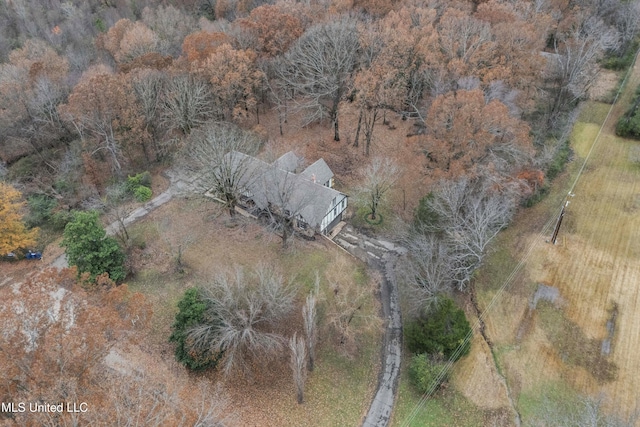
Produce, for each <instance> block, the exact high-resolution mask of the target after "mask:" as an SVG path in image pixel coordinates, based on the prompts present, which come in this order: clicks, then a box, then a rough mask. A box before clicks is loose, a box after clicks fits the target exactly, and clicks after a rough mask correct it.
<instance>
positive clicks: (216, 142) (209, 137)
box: [184, 123, 259, 216]
mask: <svg viewBox="0 0 640 427" xmlns="http://www.w3.org/2000/svg"><path fill="white" fill-rule="evenodd" d="M258 146H259V141H258V138H257V137H256V136H255V135H254V134H253V133H251V132H248V131H245V130H242V129H240V128H238V127H237V126H235V125H232V124H230V123H209V124H207V125H206V126H204V127H203V128H201V129H197V130H196V131H194V132H192V134H191V135H190V136H189V139H188V141H187V145H186V147H185V150H184V159H185V162H184V163H185V165H186V167H187V168H188V169H189V170H191V171H193V172H195V173H196V174H197V175H198V176H199V178H200V179H199V185H200V186H201V187H202V188H201V189H203V190H205V191H206V190H209V191H212V192H213V193H214V194H215V195H216V196H217V197H219V198H220V199H221V200H222V201H223V202H224V203H225V205H226V207H227V208H228V209H229V215H230V216H234V215H235V207H236V205H237V203H238V201H239V198H240V196H241V195H242V194H243V193H244V192H246V191H247V189H248V188H250V187H251V186H252V185H253V183H254V181H255V180H256V179H257V178H258V174H257V171H256V169H255V165H256V162H257V161H256V160H255V159H254V158H253V157H251V155H252V154H254V153H256V152H257V151H258Z"/></svg>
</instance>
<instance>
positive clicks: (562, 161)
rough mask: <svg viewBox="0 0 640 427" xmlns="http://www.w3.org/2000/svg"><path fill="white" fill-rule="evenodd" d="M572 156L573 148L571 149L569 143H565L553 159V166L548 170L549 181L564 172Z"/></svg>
mask: <svg viewBox="0 0 640 427" xmlns="http://www.w3.org/2000/svg"><path fill="white" fill-rule="evenodd" d="M570 156H571V147H569V141H568V140H567V141H564V142H563V143H562V145H560V147H558V152H557V153H556V155H555V156H554V157H553V160H552V161H551V164H550V165H549V167H548V168H547V179H548V180H549V181H552V180H553V179H554V178H555V177H556V176H558V174H560V172H562V171H563V170H564V166H565V165H566V164H567V162H568V161H569V157H570Z"/></svg>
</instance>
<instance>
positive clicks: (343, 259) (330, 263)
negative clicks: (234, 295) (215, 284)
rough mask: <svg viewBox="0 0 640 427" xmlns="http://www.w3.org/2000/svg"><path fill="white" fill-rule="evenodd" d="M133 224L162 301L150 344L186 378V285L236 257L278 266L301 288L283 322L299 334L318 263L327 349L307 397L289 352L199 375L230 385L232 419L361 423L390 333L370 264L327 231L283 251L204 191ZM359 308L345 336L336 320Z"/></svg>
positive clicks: (225, 390)
mask: <svg viewBox="0 0 640 427" xmlns="http://www.w3.org/2000/svg"><path fill="white" fill-rule="evenodd" d="M130 233H131V235H132V236H133V240H134V242H136V244H137V245H138V249H137V250H136V253H135V254H134V256H133V258H134V267H135V269H136V270H137V274H136V275H135V277H134V278H133V279H132V280H130V281H129V285H130V287H131V288H132V289H134V290H136V291H141V292H143V293H145V294H146V295H147V297H148V298H149V300H150V301H151V303H152V304H153V308H154V315H153V321H152V325H151V329H150V331H149V336H148V339H147V340H146V341H145V342H143V343H141V345H140V347H141V348H143V349H144V350H145V351H146V352H147V353H149V354H150V355H151V356H152V357H153V358H155V360H156V361H157V363H165V364H168V365H169V366H170V368H171V369H170V371H171V372H172V373H173V374H174V375H176V377H179V376H185V375H187V372H186V370H185V369H184V368H182V367H181V366H180V365H178V364H177V363H176V362H174V361H173V347H172V345H171V344H169V343H168V342H167V339H168V337H169V334H170V333H171V324H172V323H173V320H174V316H175V313H176V311H177V303H178V301H179V299H180V297H181V296H182V294H183V292H184V290H185V289H186V288H188V287H190V286H194V285H198V284H202V283H206V281H207V280H208V279H209V278H210V277H212V276H213V275H215V274H217V273H220V272H224V271H229V270H230V269H233V268H235V267H236V266H244V267H247V268H252V267H255V266H257V265H259V264H266V265H269V266H271V267H273V268H275V269H276V270H277V271H279V272H280V273H281V274H282V275H283V276H284V277H285V279H286V280H289V279H292V283H295V285H296V286H297V287H298V289H299V292H298V301H297V308H296V312H295V313H294V314H293V315H292V316H291V318H290V319H289V321H288V322H287V325H285V326H284V330H283V331H282V332H283V333H285V334H286V335H287V336H289V335H291V334H293V331H296V330H297V331H298V333H301V331H302V318H301V315H300V314H299V312H300V308H301V306H302V303H303V301H304V298H305V297H306V295H307V294H308V292H309V291H310V290H311V289H312V288H313V286H314V282H315V274H316V271H318V272H319V275H320V279H321V280H320V297H319V303H318V312H319V318H320V327H319V344H318V355H317V361H316V369H315V370H314V371H313V372H312V373H311V374H310V375H309V377H308V381H307V387H306V393H305V403H304V404H303V405H298V404H297V403H296V399H295V390H294V386H293V382H292V378H291V371H290V368H289V366H288V361H289V354H288V352H285V351H283V352H282V354H281V356H280V357H278V358H277V359H276V360H275V361H274V362H272V363H270V364H268V365H267V366H266V368H260V367H256V368H255V370H254V375H253V376H251V377H249V378H244V377H242V376H232V377H230V378H224V377H222V376H221V375H220V374H219V373H216V372H206V373H204V374H198V375H199V376H201V377H202V378H205V379H206V380H207V381H209V382H211V383H212V384H216V385H218V386H220V388H219V392H220V394H219V395H216V396H213V397H212V398H214V399H224V400H226V401H227V403H228V406H227V414H228V415H229V418H228V419H227V421H226V423H227V424H228V425H231V426H249V425H250V426H343V425H344V426H351V425H358V424H360V423H361V420H362V417H363V416H364V414H365V413H366V411H367V410H368V407H369V405H370V403H371V400H372V397H373V393H374V391H375V387H376V385H377V380H378V372H379V369H380V366H379V365H380V345H381V337H382V329H381V327H382V322H381V320H380V319H379V304H378V301H377V300H376V298H375V292H376V290H377V287H378V283H377V280H378V278H377V277H375V275H374V274H371V273H369V272H368V271H367V270H365V267H364V265H362V263H360V262H359V261H356V260H355V259H353V258H352V257H351V256H349V255H348V254H346V253H345V252H344V251H341V250H340V249H339V248H336V247H334V246H333V245H332V244H329V243H327V242H323V241H321V240H319V241H311V242H310V241H304V240H300V239H297V240H296V242H295V243H294V245H293V248H292V249H289V250H286V251H283V250H282V248H281V243H280V240H279V239H278V238H277V237H276V236H274V235H273V234H270V233H269V232H267V231H266V230H265V229H264V228H263V227H261V226H260V225H259V224H257V223H256V222H255V221H253V220H250V219H246V218H242V217H240V218H238V219H237V220H233V221H232V220H230V219H229V218H228V216H227V213H226V211H225V210H222V209H220V208H219V206H217V205H216V204H215V203H214V202H211V201H209V200H203V199H200V198H195V197H194V198H191V199H186V200H185V199H175V200H173V201H171V202H169V203H167V204H166V205H165V206H162V207H161V208H159V209H158V210H156V211H154V212H152V213H151V214H149V215H148V216H147V217H145V218H144V219H143V220H141V221H140V222H139V223H136V224H135V225H134V226H132V227H131V230H130ZM178 255H180V257H181V262H182V270H183V271H181V272H180V271H179V269H178V264H177V258H178ZM345 313H346V317H345ZM352 313H353V316H352V320H351V322H350V323H349V326H348V330H347V332H346V335H347V338H345V339H344V340H343V341H345V342H344V344H341V343H340V341H341V338H343V336H342V334H340V333H338V332H337V330H336V328H333V327H331V326H329V323H330V321H332V320H336V319H337V318H339V317H340V316H341V315H342V316H343V317H342V318H343V319H346V318H349V316H351V314H352Z"/></svg>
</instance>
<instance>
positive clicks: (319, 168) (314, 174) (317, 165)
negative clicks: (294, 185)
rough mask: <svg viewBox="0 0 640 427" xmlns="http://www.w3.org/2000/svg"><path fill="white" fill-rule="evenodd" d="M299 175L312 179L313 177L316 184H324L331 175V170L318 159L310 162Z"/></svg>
mask: <svg viewBox="0 0 640 427" xmlns="http://www.w3.org/2000/svg"><path fill="white" fill-rule="evenodd" d="M300 175H302V176H305V177H307V178H308V179H310V180H312V181H313V179H314V178H315V180H316V182H317V183H318V184H324V183H325V182H327V181H329V180H330V179H331V178H332V177H333V172H332V171H331V169H329V166H328V165H327V163H326V162H325V161H324V160H323V159H318V160H316V161H315V162H314V163H312V164H310V165H309V167H307V168H306V169H305V170H304V171H302V172H301V173H300Z"/></svg>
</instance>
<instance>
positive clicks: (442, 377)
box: [409, 353, 449, 393]
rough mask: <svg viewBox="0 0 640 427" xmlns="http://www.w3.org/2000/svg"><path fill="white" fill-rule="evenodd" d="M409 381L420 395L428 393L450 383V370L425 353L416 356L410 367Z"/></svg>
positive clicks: (444, 364)
mask: <svg viewBox="0 0 640 427" xmlns="http://www.w3.org/2000/svg"><path fill="white" fill-rule="evenodd" d="M409 379H410V380H411V384H413V385H414V386H415V387H416V388H417V389H418V391H419V392H420V393H428V392H430V391H432V390H436V389H437V388H439V387H440V386H441V385H442V384H443V383H445V382H447V381H449V370H448V369H447V364H446V362H443V361H442V360H437V359H433V358H431V357H429V355H427V354H425V353H421V354H416V355H414V356H413V357H412V358H411V364H410V365H409Z"/></svg>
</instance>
